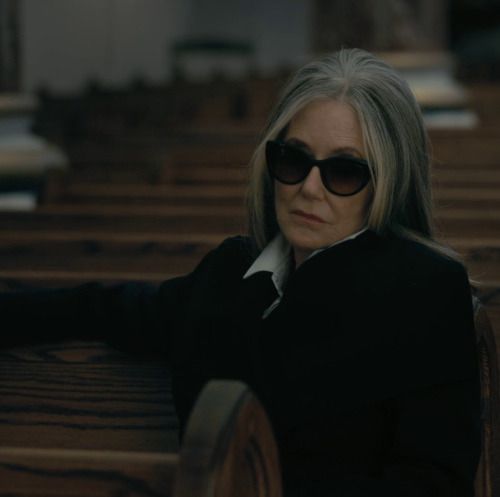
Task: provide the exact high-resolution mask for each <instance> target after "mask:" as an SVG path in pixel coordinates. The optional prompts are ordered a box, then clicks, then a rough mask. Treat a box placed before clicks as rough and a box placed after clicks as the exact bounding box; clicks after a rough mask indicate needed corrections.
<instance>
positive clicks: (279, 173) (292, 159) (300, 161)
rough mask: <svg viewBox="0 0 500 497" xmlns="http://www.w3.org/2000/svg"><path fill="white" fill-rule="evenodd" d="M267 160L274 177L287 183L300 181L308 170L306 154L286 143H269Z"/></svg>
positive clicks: (291, 183)
mask: <svg viewBox="0 0 500 497" xmlns="http://www.w3.org/2000/svg"><path fill="white" fill-rule="evenodd" d="M267 160H268V163H269V167H270V169H271V172H272V174H273V175H274V177H275V178H276V179H277V180H278V181H281V182H282V183H287V184H289V185H293V184H296V183H299V182H300V181H302V180H303V179H304V178H305V177H306V176H307V174H308V172H309V170H310V166H309V164H308V161H307V156H306V154H305V153H304V152H302V151H300V150H297V149H294V148H292V147H287V146H286V145H285V146H282V145H276V144H269V146H268V149H267Z"/></svg>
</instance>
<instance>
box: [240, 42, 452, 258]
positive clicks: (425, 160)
mask: <svg viewBox="0 0 500 497" xmlns="http://www.w3.org/2000/svg"><path fill="white" fill-rule="evenodd" d="M324 98H331V99H335V100H338V101H341V102H345V103H347V104H349V105H350V106H351V107H352V108H353V109H354V110H355V112H356V114H357V116H358V119H359V121H360V125H361V129H362V134H363V141H364V147H365V150H366V151H367V160H368V162H369V165H370V168H371V174H372V179H373V190H374V195H373V202H372V205H371V208H370V212H369V214H368V219H367V225H368V228H369V229H371V230H373V231H375V232H377V233H384V232H392V233H395V234H398V235H400V236H405V237H408V238H413V239H417V240H419V241H422V242H423V243H425V244H426V245H429V246H432V247H433V248H435V249H437V250H439V251H440V252H443V253H445V254H447V255H449V256H454V254H453V252H452V251H450V250H449V249H446V248H444V247H442V246H440V245H439V244H437V243H436V242H435V241H434V240H433V222H432V213H431V210H432V209H431V206H432V199H431V189H430V178H429V164H430V154H429V141H428V137H427V133H426V130H425V127H424V123H423V120H422V116H421V113H420V108H419V106H418V104H417V102H416V100H415V97H414V95H413V93H412V92H411V90H410V88H409V86H408V84H407V83H406V81H405V80H404V79H403V78H402V77H401V76H400V75H399V74H398V73H397V72H396V71H395V70H394V69H393V68H392V67H390V66H389V65H387V64H386V63H385V62H383V61H381V60H380V59H378V58H377V57H375V56H374V55H372V54H370V53H368V52H366V51H364V50H360V49H343V50H340V51H338V52H335V53H333V54H330V55H326V56H324V57H322V58H321V59H319V60H316V61H314V62H311V63H309V64H307V65H305V66H304V67H302V68H301V69H299V70H298V71H297V72H296V73H295V75H294V76H293V77H292V78H291V80H290V81H289V83H288V84H287V85H286V86H285V88H284V90H283V92H282V94H281V97H280V98H279V99H278V102H277V104H276V106H275V108H274V110H273V111H272V113H271V116H270V118H269V121H268V123H267V126H266V127H265V129H264V132H263V135H262V139H261V141H260V143H259V145H258V146H257V148H256V150H255V152H254V155H253V157H252V159H251V162H250V168H251V169H250V174H251V177H250V186H249V190H248V197H247V205H248V223H249V230H250V235H251V237H252V238H253V239H254V241H255V243H256V244H257V247H259V248H263V247H264V246H265V245H266V244H267V243H268V242H269V241H270V240H271V239H272V238H273V237H274V236H275V235H276V233H277V232H278V231H279V227H278V224H277V221H276V214H275V210H274V187H273V181H272V180H271V178H270V177H269V175H268V174H267V170H266V161H265V143H266V141H268V140H273V139H276V138H278V137H280V136H283V135H284V134H285V132H286V128H287V126H288V124H289V123H290V121H291V119H292V118H293V117H294V116H295V114H296V113H297V112H298V111H299V110H301V109H302V108H304V107H305V106H306V105H307V104H309V103H310V102H311V101H313V100H317V99H324Z"/></svg>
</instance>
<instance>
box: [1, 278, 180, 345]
mask: <svg viewBox="0 0 500 497" xmlns="http://www.w3.org/2000/svg"><path fill="white" fill-rule="evenodd" d="M187 284H188V277H182V278H175V279H172V280H169V281H166V282H164V283H163V284H162V285H161V286H160V287H157V286H155V285H152V284H148V283H141V282H131V283H124V284H120V285H112V286H107V285H103V284H101V283H87V284H84V285H81V286H77V287H73V288H61V289H43V290H30V291H21V292H15V293H5V294H2V295H0V316H2V318H1V319H2V327H3V332H2V340H1V344H2V348H8V347H17V346H28V345H35V344H40V343H51V342H57V341H62V340H99V341H106V342H108V343H109V344H111V345H114V346H116V347H118V348H120V349H125V350H128V349H130V350H135V351H137V352H141V351H146V350H147V349H148V348H150V349H151V350H154V348H155V347H156V348H158V347H159V348H160V349H161V350H162V351H165V348H166V347H167V337H166V330H167V329H168V320H167V319H166V317H165V316H170V317H171V318H172V319H173V318H174V313H173V311H172V309H180V308H181V300H182V298H183V295H184V289H185V288H186V286H187Z"/></svg>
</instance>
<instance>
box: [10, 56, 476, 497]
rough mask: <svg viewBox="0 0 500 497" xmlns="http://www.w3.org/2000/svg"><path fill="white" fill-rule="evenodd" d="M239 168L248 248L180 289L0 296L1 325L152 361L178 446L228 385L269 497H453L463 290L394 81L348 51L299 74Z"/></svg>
mask: <svg viewBox="0 0 500 497" xmlns="http://www.w3.org/2000/svg"><path fill="white" fill-rule="evenodd" d="M251 168H252V179H251V185H250V191H249V223H250V236H249V237H235V238H231V239H228V240H226V241H224V242H223V243H222V244H221V245H220V246H219V247H218V248H217V249H215V250H214V251H212V252H210V253H209V254H208V255H207V256H206V257H205V258H204V259H203V260H202V262H201V263H200V264H199V265H198V266H197V267H196V269H195V270H194V271H193V272H192V273H191V274H189V275H187V276H185V277H181V278H176V279H173V280H169V281H166V282H165V283H163V284H162V285H161V286H160V287H159V288H158V289H155V288H152V287H149V286H147V285H141V284H129V285H123V286H117V287H111V288H105V287H102V286H100V285H98V284H90V285H85V286H82V287H79V288H76V289H73V290H61V291H51V292H42V293H35V294H30V295H28V294H25V295H23V296H22V297H20V296H12V295H6V296H4V297H3V298H2V300H1V302H0V303H1V307H0V310H1V312H2V315H3V316H4V319H5V317H6V316H7V317H8V316H9V315H10V316H16V318H17V320H19V316H20V315H21V316H23V319H25V324H26V329H29V330H32V331H33V330H36V329H37V327H38V326H40V324H39V323H40V322H41V321H43V320H51V322H52V327H51V329H52V330H54V331H53V333H54V336H52V337H50V338H52V339H54V338H60V337H61V338H62V337H64V338H68V337H67V335H66V333H67V332H66V331H65V330H67V329H68V327H67V324H68V322H70V323H71V324H72V327H73V329H75V326H76V327H78V328H79V330H78V329H76V330H75V333H77V334H79V335H80V336H81V335H84V336H90V335H91V334H92V335H95V336H98V337H105V338H106V339H107V340H109V341H110V342H111V343H114V344H116V345H118V346H120V347H125V348H126V347H129V348H131V349H134V350H137V349H138V348H143V349H146V350H154V351H159V352H160V353H162V354H163V355H164V356H165V357H166V358H168V360H169V361H170V364H171V369H172V376H173V388H174V398H175V402H176V408H177V412H178V415H179V419H180V424H181V432H182V430H183V429H184V427H185V422H186V418H187V416H188V414H189V412H190V409H191V407H192V406H193V403H194V401H195V399H196V396H197V394H198V393H199V391H200V389H201V388H202V386H203V385H204V383H205V382H206V381H207V380H209V379H210V378H214V377H218V378H236V379H240V380H243V381H245V382H246V383H248V384H249V385H250V386H251V387H252V388H253V389H254V391H255V392H256V394H257V396H258V397H259V398H260V399H261V401H262V402H263V404H264V406H265V408H266V409H267V412H268V414H269V416H270V419H271V422H272V425H273V427H274V431H275V435H276V438H277V441H278V445H279V449H280V456H281V460H282V466H283V479H284V486H285V495H286V496H287V497H299V496H300V497H313V496H322V497H324V496H332V497H333V496H338V497H347V496H350V497H354V496H368V495H370V496H372V495H380V496H382V495H383V496H385V497H389V496H397V497H411V496H414V497H417V496H418V497H424V496H429V497H430V496H440V497H445V496H450V497H452V496H453V497H459V496H472V495H473V481H474V475H475V470H476V466H477V462H478V458H479V453H480V438H479V433H480V421H479V379H478V368H477V364H476V354H475V339H474V328H473V317H472V304H471V292H470V286H469V283H468V278H467V274H466V271H465V270H464V267H463V266H462V264H461V263H460V262H458V261H457V260H455V259H454V257H453V254H452V253H451V252H450V251H448V250H447V249H446V248H444V247H441V246H440V245H439V244H437V243H436V241H434V239H433V237H432V219H431V214H430V211H431V208H430V206H431V198H430V185H429V152H428V147H427V136H426V133H425V130H424V127H423V124H422V119H421V115H420V111H419V109H418V106H417V104H416V102H415V99H414V97H413V95H412V93H411V92H410V90H409V89H408V86H407V84H406V83H405V82H404V81H403V80H402V79H401V78H400V77H399V76H398V75H397V73H396V72H395V71H394V70H393V69H391V68H390V67H389V66H387V65H386V64H385V63H383V62H382V61H380V60H378V59H377V58H375V57H373V56H372V55H370V54H369V53H367V52H364V51H361V50H343V51H340V52H338V53H335V54H333V55H330V56H327V57H325V58H323V59H321V60H318V61H316V62H313V63H311V64H308V65H306V66H305V67H303V68H302V69H300V70H299V71H298V72H297V74H296V75H295V76H294V77H293V78H292V80H291V81H290V83H289V84H288V86H287V87H286V88H285V90H284V92H283V94H282V96H281V99H280V100H279V102H278V104H277V106H276V108H275V110H274V112H273V113H272V115H271V119H270V121H269V124H268V125H267V128H266V130H265V132H264V134H263V139H262V141H261V143H260V144H259V146H258V147H257V149H256V151H255V154H254V156H253V158H252V161H251ZM26 305H28V306H30V307H31V309H32V312H31V314H30V315H29V316H27V314H26V312H21V307H20V306H23V307H22V308H23V309H25V306H26ZM54 323H61V324H62V326H61V327H60V328H59V329H60V331H59V332H58V331H57V330H58V327H57V326H54ZM96 323H97V324H99V327H98V328H97V331H95V332H89V330H91V329H96ZM29 335H30V336H29V337H28V338H27V340H33V339H34V335H35V333H34V332H32V333H29ZM44 339H45V340H46V339H47V337H44Z"/></svg>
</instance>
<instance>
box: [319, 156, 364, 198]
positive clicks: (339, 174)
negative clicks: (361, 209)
mask: <svg viewBox="0 0 500 497" xmlns="http://www.w3.org/2000/svg"><path fill="white" fill-rule="evenodd" d="M369 179H370V175H369V172H368V168H367V167H365V166H363V165H361V164H357V163H356V162H353V161H352V160H350V159H344V158H342V157H337V158H335V159H333V160H332V163H331V165H330V164H327V165H325V167H324V168H323V181H324V182H325V186H326V187H327V188H328V190H330V191H331V192H332V193H336V194H337V195H353V194H354V193H357V192H359V191H360V190H361V189H362V188H363V187H364V186H365V185H366V184H367V183H368V181H369Z"/></svg>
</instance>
